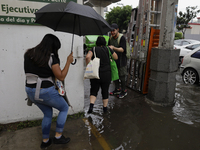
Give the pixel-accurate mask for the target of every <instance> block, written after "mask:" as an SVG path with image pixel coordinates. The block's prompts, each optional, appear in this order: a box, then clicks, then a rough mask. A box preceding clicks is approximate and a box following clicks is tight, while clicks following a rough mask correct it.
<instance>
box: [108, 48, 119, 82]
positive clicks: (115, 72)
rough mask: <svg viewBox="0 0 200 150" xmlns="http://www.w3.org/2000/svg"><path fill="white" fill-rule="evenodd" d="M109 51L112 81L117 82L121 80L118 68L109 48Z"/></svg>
mask: <svg viewBox="0 0 200 150" xmlns="http://www.w3.org/2000/svg"><path fill="white" fill-rule="evenodd" d="M107 48H108V47H107ZM108 51H109V58H110V68H111V80H112V81H115V80H118V79H119V74H118V68H117V64H116V62H115V60H114V59H113V56H112V54H111V52H110V49H109V48H108Z"/></svg>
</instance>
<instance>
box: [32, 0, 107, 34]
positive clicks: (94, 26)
mask: <svg viewBox="0 0 200 150" xmlns="http://www.w3.org/2000/svg"><path fill="white" fill-rule="evenodd" d="M35 15H36V23H39V24H42V25H45V26H47V27H49V28H51V29H53V30H54V31H63V32H68V33H73V34H76V35H79V36H82V35H103V34H107V32H108V31H110V30H111V28H110V26H109V24H108V23H107V22H106V20H105V19H104V18H103V17H102V16H101V15H99V14H98V13H97V12H96V11H95V10H94V9H93V8H92V7H90V6H86V5H80V4H77V3H75V2H73V1H70V2H67V3H51V4H48V5H46V6H44V7H42V8H41V9H40V10H38V11H37V12H36V13H35Z"/></svg>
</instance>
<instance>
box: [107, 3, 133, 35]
mask: <svg viewBox="0 0 200 150" xmlns="http://www.w3.org/2000/svg"><path fill="white" fill-rule="evenodd" d="M131 12H132V7H131V6H129V5H127V6H123V7H119V6H117V7H114V8H112V9H111V11H110V12H108V13H107V14H106V21H107V22H108V23H109V24H112V23H117V24H118V26H119V30H120V32H122V31H123V30H127V28H128V23H129V21H130V18H131Z"/></svg>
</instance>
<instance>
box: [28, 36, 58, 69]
mask: <svg viewBox="0 0 200 150" xmlns="http://www.w3.org/2000/svg"><path fill="white" fill-rule="evenodd" d="M60 47H61V43H60V40H59V39H58V38H57V37H56V36H55V35H53V34H46V35H45V36H44V37H43V39H42V41H41V42H40V43H39V44H38V45H37V46H36V47H33V48H30V49H28V50H27V52H26V53H25V55H27V56H28V57H29V58H31V59H32V60H33V62H34V63H35V64H36V65H38V66H39V67H44V66H45V65H47V64H48V61H49V58H50V55H51V53H53V54H54V55H55V57H57V58H58V50H59V49H60Z"/></svg>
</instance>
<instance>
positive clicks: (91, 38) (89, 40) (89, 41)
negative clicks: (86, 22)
mask: <svg viewBox="0 0 200 150" xmlns="http://www.w3.org/2000/svg"><path fill="white" fill-rule="evenodd" d="M98 36H99V35H86V36H85V42H84V49H85V51H86V52H87V51H89V50H90V49H91V48H92V47H94V46H96V40H97V38H98ZM103 37H104V38H105V39H106V45H108V40H109V36H107V35H103Z"/></svg>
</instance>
